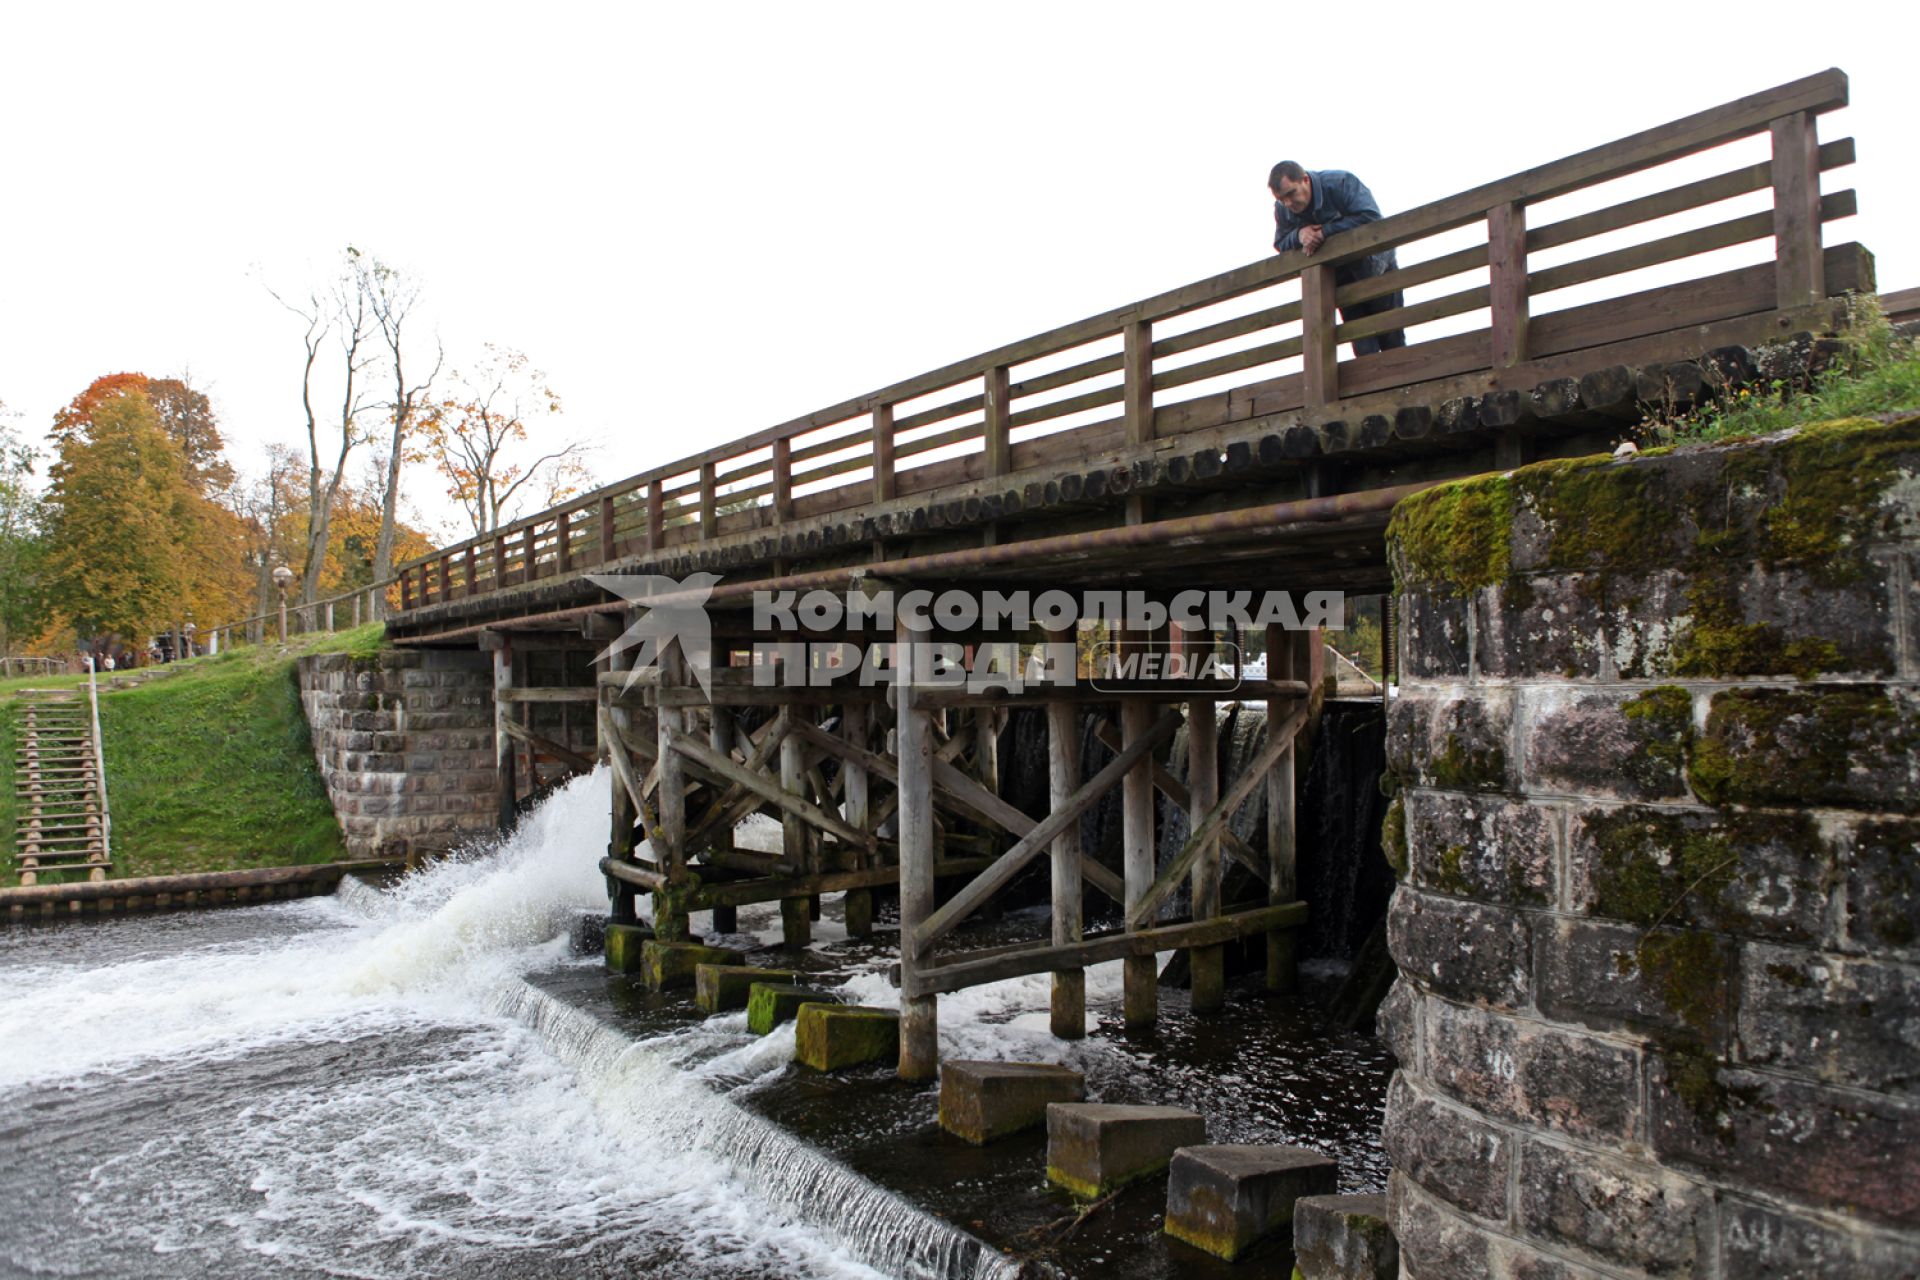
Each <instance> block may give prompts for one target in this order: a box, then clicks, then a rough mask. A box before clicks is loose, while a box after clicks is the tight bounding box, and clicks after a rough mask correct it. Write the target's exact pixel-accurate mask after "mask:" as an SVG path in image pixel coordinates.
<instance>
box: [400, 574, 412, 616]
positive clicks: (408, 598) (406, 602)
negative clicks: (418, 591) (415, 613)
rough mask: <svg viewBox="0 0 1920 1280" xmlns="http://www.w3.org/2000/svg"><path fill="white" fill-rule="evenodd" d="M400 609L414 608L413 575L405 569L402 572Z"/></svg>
mask: <svg viewBox="0 0 1920 1280" xmlns="http://www.w3.org/2000/svg"><path fill="white" fill-rule="evenodd" d="M400 608H401V609H402V610H406V609H411V608H413V575H412V574H411V573H408V572H407V571H406V570H405V569H402V570H401V571H400Z"/></svg>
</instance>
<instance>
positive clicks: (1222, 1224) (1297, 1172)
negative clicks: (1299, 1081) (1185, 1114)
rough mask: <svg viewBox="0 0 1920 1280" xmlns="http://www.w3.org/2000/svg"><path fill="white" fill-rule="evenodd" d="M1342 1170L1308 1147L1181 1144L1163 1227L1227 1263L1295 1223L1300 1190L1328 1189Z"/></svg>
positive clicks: (1175, 1155)
mask: <svg viewBox="0 0 1920 1280" xmlns="http://www.w3.org/2000/svg"><path fill="white" fill-rule="evenodd" d="M1339 1179H1340V1169H1339V1166H1338V1165H1336V1164H1335V1163H1334V1162H1333V1160H1332V1159H1330V1158H1329V1157H1327V1156H1323V1155H1321V1154H1320V1153H1319V1152H1318V1151H1313V1150H1310V1149H1309V1148H1307V1147H1281V1146H1263V1145H1258V1144H1254V1143H1245V1142H1225V1143H1217V1144H1214V1145H1211V1146H1195V1147H1182V1148H1180V1150H1178V1151H1176V1152H1174V1153H1173V1162H1172V1164H1171V1165H1170V1166H1169V1168H1168V1170H1167V1219H1166V1228H1165V1229H1166V1233H1167V1234H1168V1235H1170V1236H1172V1237H1173V1238H1174V1239H1176V1240H1181V1241H1184V1242H1185V1243H1187V1244H1190V1245H1192V1246H1193V1247H1194V1248H1196V1249H1204V1250H1206V1251H1207V1252H1208V1253H1211V1254H1213V1255H1214V1256H1215V1257H1219V1258H1225V1259H1226V1260H1227V1261H1228V1262H1232V1261H1234V1260H1236V1259H1238V1258H1239V1257H1241V1256H1242V1255H1243V1254H1245V1253H1246V1252H1247V1251H1248V1250H1249V1249H1252V1248H1253V1247H1254V1246H1255V1245H1257V1244H1259V1243H1260V1242H1261V1241H1263V1240H1265V1239H1267V1238H1268V1237H1269V1236H1272V1235H1275V1234H1276V1233H1279V1232H1282V1231H1284V1230H1286V1229H1287V1228H1289V1227H1291V1226H1292V1225H1293V1206H1294V1204H1295V1203H1296V1202H1297V1201H1299V1200H1300V1199H1301V1197H1303V1196H1317V1195H1331V1194H1333V1192H1334V1190H1335V1189H1336V1187H1337V1186H1338V1185H1339Z"/></svg>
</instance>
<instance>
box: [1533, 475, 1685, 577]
mask: <svg viewBox="0 0 1920 1280" xmlns="http://www.w3.org/2000/svg"><path fill="white" fill-rule="evenodd" d="M1660 478H1661V473H1660V472H1659V471H1658V470H1657V469H1655V468H1652V467H1648V466H1646V465H1645V464H1644V463H1638V464H1636V463H1635V462H1633V461H1616V460H1615V459H1613V458H1609V457H1604V456H1601V457H1589V458H1570V459H1555V460H1553V461H1550V462H1537V463H1534V464H1533V465H1532V466H1527V467H1522V468H1520V470H1518V471H1516V472H1514V473H1513V485H1514V491H1515V499H1514V501H1515V504H1516V506H1518V507H1522V508H1524V509H1526V510H1529V511H1531V512H1533V513H1534V514H1535V515H1536V516H1537V517H1538V518H1539V519H1540V522H1541V523H1542V524H1543V525H1544V526H1545V527H1546V531H1547V536H1548V542H1547V552H1546V557H1545V567H1546V568H1549V569H1557V570H1563V571H1566V570H1571V571H1576V572H1580V571H1588V570H1607V571H1609V572H1615V573H1617V572H1620V571H1622V570H1637V569H1647V568H1655V567H1660V566H1661V565H1663V564H1665V563H1666V562H1667V561H1669V560H1670V559H1671V557H1672V553H1673V540H1674V522H1673V513H1672V512H1671V511H1669V510H1668V509H1667V507H1666V504H1665V503H1664V502H1661V501H1658V500H1657V499H1655V498H1653V497H1651V496H1650V495H1649V488H1650V487H1651V486H1652V485H1653V484H1654V483H1655V482H1656V480H1658V479H1660Z"/></svg>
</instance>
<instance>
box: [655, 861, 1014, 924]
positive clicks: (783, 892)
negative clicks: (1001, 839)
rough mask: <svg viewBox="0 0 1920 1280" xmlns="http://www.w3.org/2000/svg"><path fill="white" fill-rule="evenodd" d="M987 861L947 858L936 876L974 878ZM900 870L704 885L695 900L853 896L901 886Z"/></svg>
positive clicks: (733, 902)
mask: <svg viewBox="0 0 1920 1280" xmlns="http://www.w3.org/2000/svg"><path fill="white" fill-rule="evenodd" d="M987 861H988V860H987V859H986V858H943V859H941V860H940V861H938V862H936V863H934V864H933V868H932V870H933V874H934V875H936V876H941V877H945V876H963V875H971V874H973V873H974V872H976V871H978V870H979V869H980V868H981V867H983V866H985V865H986V864H987ZM900 870H901V869H900V868H899V867H895V866H876V867H862V868H857V869H855V870H851V871H822V872H818V873H815V874H812V875H795V876H782V877H780V878H778V879H771V880H738V881H732V882H728V883H722V884H709V885H702V886H700V888H698V889H696V890H695V891H694V893H693V897H692V905H693V908H694V909H695V910H696V911H698V910H701V909H704V908H707V907H722V906H725V907H744V906H750V905H752V904H753V903H756V902H778V901H780V900H782V899H786V898H793V897H798V896H811V895H813V894H820V893H843V892H845V893H851V892H853V891H855V890H858V889H875V888H880V887H882V886H885V885H892V884H895V883H898V882H899V880H900Z"/></svg>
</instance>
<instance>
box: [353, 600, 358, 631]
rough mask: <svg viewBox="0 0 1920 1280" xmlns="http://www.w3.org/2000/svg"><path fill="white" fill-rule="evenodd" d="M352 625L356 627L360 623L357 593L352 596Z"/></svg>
mask: <svg viewBox="0 0 1920 1280" xmlns="http://www.w3.org/2000/svg"><path fill="white" fill-rule="evenodd" d="M353 625H354V626H355V627H356V628H358V627H359V625H360V597H359V596H358V595H355V596H354V597H353Z"/></svg>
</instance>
